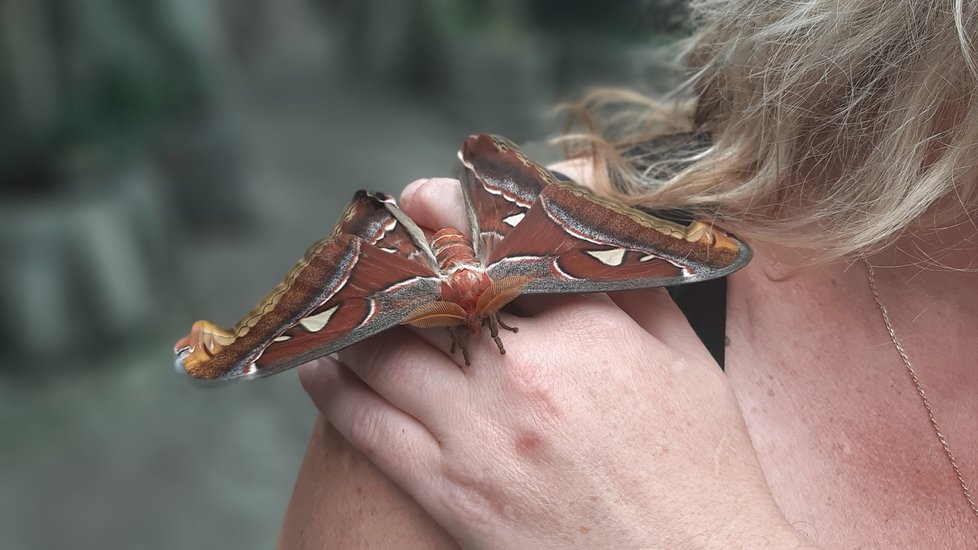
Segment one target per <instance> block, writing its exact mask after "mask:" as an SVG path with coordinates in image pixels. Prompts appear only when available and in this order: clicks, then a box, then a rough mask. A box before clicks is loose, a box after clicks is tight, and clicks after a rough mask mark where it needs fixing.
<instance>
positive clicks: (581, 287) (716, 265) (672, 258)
mask: <svg viewBox="0 0 978 550" xmlns="http://www.w3.org/2000/svg"><path fill="white" fill-rule="evenodd" d="M750 258H751V253H750V249H749V248H747V246H746V245H744V244H743V243H742V242H740V241H738V240H737V239H735V238H734V237H732V236H730V235H727V234H726V233H724V232H723V231H721V230H719V229H716V228H712V227H709V226H707V225H706V224H702V223H694V224H693V225H691V226H684V225H680V224H677V223H674V222H670V221H667V220H663V219H660V218H656V217H655V216H651V215H649V214H646V213H644V212H641V211H639V210H635V209H633V208H629V207H627V206H624V205H622V204H620V203H617V202H615V201H610V200H607V199H603V198H601V197H598V196H596V195H594V193H592V192H591V191H590V190H588V189H586V188H584V187H581V186H579V185H576V184H572V183H564V182H560V183H553V184H551V185H549V186H547V187H546V188H545V189H544V190H543V192H541V193H540V195H539V196H538V197H537V199H536V201H535V202H534V203H533V205H532V206H531V207H530V209H529V210H528V211H527V214H526V216H525V217H524V218H523V220H522V221H521V222H520V223H519V224H518V225H517V226H516V227H515V228H513V230H512V231H510V232H509V234H508V235H507V236H506V238H505V239H503V240H502V242H500V243H499V244H498V245H497V246H496V248H495V249H493V251H492V255H491V256H490V257H489V258H488V260H487V267H488V272H489V275H490V276H491V277H492V278H493V279H494V280H499V279H502V278H503V277H506V276H509V275H519V276H525V277H530V278H531V282H530V283H529V284H528V285H527V287H526V288H525V290H524V292H525V293H565V292H606V291H612V290H625V289H632V288H647V287H656V286H669V285H676V284H683V283H690V282H696V281H703V280H706V279H713V278H716V277H723V276H725V275H728V274H730V273H733V272H734V271H736V270H738V269H740V268H741V267H743V266H745V265H747V262H749V261H750Z"/></svg>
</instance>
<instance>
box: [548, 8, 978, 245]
mask: <svg viewBox="0 0 978 550" xmlns="http://www.w3.org/2000/svg"><path fill="white" fill-rule="evenodd" d="M691 11H692V14H693V22H694V25H695V26H696V28H697V29H698V30H697V31H696V32H695V33H694V35H693V36H692V37H691V38H690V39H689V40H688V42H687V43H686V44H685V52H684V53H685V55H684V59H685V61H686V65H687V68H688V70H689V71H690V77H689V80H688V81H687V82H686V84H685V85H684V86H682V87H680V89H679V93H677V94H675V95H674V96H673V98H672V99H670V100H668V101H664V102H659V101H656V100H653V99H650V98H646V97H643V96H641V95H639V94H636V93H630V92H620V91H619V92H613V91H602V92H598V93H595V94H593V95H591V96H590V97H588V98H586V99H585V100H584V101H583V102H582V103H581V105H580V107H581V113H583V116H584V118H585V120H587V121H589V124H591V125H592V130H593V131H591V132H587V133H579V134H570V135H568V136H567V137H566V140H567V141H568V143H569V144H570V145H571V149H572V152H574V153H575V154H576V155H577V156H589V157H591V158H592V160H593V161H594V165H595V167H596V169H599V170H600V171H601V172H602V174H599V175H598V177H596V179H597V180H598V181H601V180H602V179H604V181H605V182H606V183H607V184H606V185H605V189H603V191H604V192H606V193H609V194H611V195H614V196H616V197H617V198H619V199H621V200H625V201H626V202H629V203H631V204H634V205H637V206H640V207H646V208H652V209H668V208H683V209H688V210H692V211H693V212H694V214H696V215H698V216H701V217H706V218H708V219H709V218H715V219H716V220H717V223H718V224H719V225H721V226H723V227H725V228H727V229H730V230H732V231H733V232H735V233H737V234H738V235H739V236H741V237H744V238H746V239H747V240H748V241H751V240H755V241H759V242H766V243H772V244H778V245H784V246H790V247H794V248H800V249H805V250H807V251H809V257H810V258H811V259H812V260H813V261H825V260H831V259H835V258H839V257H842V256H845V255H847V254H851V253H853V252H866V251H868V250H872V249H875V248H877V247H879V246H882V245H884V244H886V243H888V242H890V241H891V240H892V239H893V238H895V237H896V236H898V235H899V234H900V233H901V231H903V230H904V229H906V228H908V227H911V225H912V224H914V223H915V221H918V222H919V221H920V220H921V219H922V215H923V214H924V213H925V212H927V213H928V216H926V219H927V222H928V224H930V226H931V227H936V226H938V225H941V224H953V223H959V222H961V221H962V220H970V212H971V211H972V210H973V209H974V207H975V206H976V199H978V189H976V186H975V185H974V181H975V177H976V170H975V166H976V163H978V93H976V91H978V59H976V58H978V55H976V51H975V46H976V45H975V43H974V41H975V40H976V39H978V2H964V0H919V1H918V0H807V1H805V2H794V1H784V0H694V1H693V3H692V5H691ZM601 175H605V176H606V178H602V177H601ZM929 209H930V210H929Z"/></svg>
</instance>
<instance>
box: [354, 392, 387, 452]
mask: <svg viewBox="0 0 978 550" xmlns="http://www.w3.org/2000/svg"><path fill="white" fill-rule="evenodd" d="M350 422H351V424H350V429H349V433H350V443H352V444H353V446H354V447H356V448H357V449H360V451H361V452H362V453H363V454H365V455H366V456H367V457H368V458H374V457H376V456H377V453H378V450H379V449H380V448H381V442H382V441H384V440H385V439H387V438H386V437H385V433H386V424H385V423H384V417H383V415H382V414H381V413H380V411H379V410H377V409H376V408H374V407H370V406H366V405H363V404H359V405H356V406H354V407H353V409H352V410H351V411H350Z"/></svg>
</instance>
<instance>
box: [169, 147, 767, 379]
mask: <svg viewBox="0 0 978 550" xmlns="http://www.w3.org/2000/svg"><path fill="white" fill-rule="evenodd" d="M459 159H460V160H461V162H462V166H463V169H462V175H461V178H460V181H461V185H462V191H463V195H464V197H465V205H466V209H467V214H468V221H469V233H468V235H463V234H462V233H461V232H460V231H458V230H457V229H453V228H448V229H442V230H440V231H438V232H435V233H431V232H430V231H426V230H424V229H422V228H421V227H419V226H418V225H417V224H416V223H415V222H413V221H412V220H411V219H410V218H409V217H408V216H407V215H406V214H405V213H404V212H403V211H401V209H400V208H398V206H397V204H396V203H395V202H394V199H393V198H391V197H390V196H388V195H385V194H383V193H372V192H366V191H359V192H357V193H356V195H355V196H354V198H353V201H352V202H351V203H350V205H349V206H348V207H347V209H346V212H345V213H344V214H343V217H342V219H340V221H339V223H337V225H336V227H335V228H334V230H333V232H332V234H331V235H330V236H329V237H327V238H325V239H323V240H321V241H319V242H318V243H316V244H314V245H313V246H312V247H311V248H310V249H309V251H308V252H307V253H306V255H305V257H303V258H302V259H301V260H300V261H299V263H298V264H296V265H295V267H293V268H292V270H291V271H290V272H289V273H288V275H287V276H286V277H285V280H283V281H282V282H281V283H280V284H279V285H278V286H277V287H276V288H275V289H274V290H272V292H271V293H269V294H268V296H266V297H265V299H263V300H262V301H261V303H259V304H258V306H257V307H256V308H255V309H254V310H252V311H251V313H249V314H248V315H246V316H245V317H244V318H243V319H242V320H241V321H239V322H238V323H237V325H235V326H234V328H232V329H231V330H224V329H222V328H219V327H217V326H216V325H214V324H212V323H210V322H208V321H197V322H196V323H195V324H194V325H193V328H192V329H191V331H190V334H189V335H188V336H187V337H185V338H182V339H181V340H180V341H179V342H177V344H176V347H175V353H176V366H177V369H178V370H180V371H182V372H186V373H187V374H189V375H190V376H192V377H194V378H198V379H207V380H233V379H239V378H258V377H263V376H268V375H271V374H274V373H277V372H280V371H283V370H285V369H288V368H291V367H295V366H297V365H300V364H302V363H305V362H307V361H309V360H312V359H314V358H316V357H320V356H323V355H327V354H329V353H333V352H335V351H338V350H340V349H343V348H345V347H347V346H350V345H352V344H354V343H356V342H359V341H360V340H363V339H364V338H367V337H369V336H371V335H374V334H377V333H378V332H381V331H383V330H385V329H388V328H391V327H393V326H395V325H399V324H408V325H413V326H417V327H423V328H433V327H445V328H447V329H448V330H449V331H450V332H451V333H452V336H453V341H454V343H455V345H454V346H453V350H452V352H453V353H454V351H455V350H454V347H455V346H458V347H460V348H461V350H462V353H463V355H464V358H465V362H466V364H468V363H469V361H470V358H469V354H468V350H467V348H466V347H465V341H464V338H463V336H464V335H463V334H462V332H464V331H471V332H472V333H478V332H479V331H480V329H482V328H483V327H486V328H488V329H489V332H490V336H491V337H492V338H493V339H494V340H495V342H496V344H497V346H498V347H499V351H500V353H505V348H504V347H503V343H502V340H501V338H500V335H499V332H500V329H509V330H515V329H514V328H513V327H509V326H507V325H506V324H504V323H503V322H502V321H501V320H500V319H499V311H500V309H501V308H503V307H504V306H505V305H506V304H507V303H509V302H510V301H512V300H513V299H515V298H516V297H517V296H519V295H520V294H533V293H584V292H605V291H614V290H626V289H635V288H644V287H656V286H668V285H677V284H682V283H689V282H695V281H703V280H706V279H712V278H716V277H722V276H725V275H728V274H730V273H732V272H734V271H736V270H737V269H739V268H741V267H743V266H744V265H746V264H747V262H748V261H749V260H750V257H751V254H750V250H749V249H748V248H747V246H745V245H744V244H743V243H742V242H740V241H739V240H737V239H736V238H734V237H732V236H730V235H728V234H726V233H724V232H723V231H721V230H719V229H717V228H715V227H712V226H711V225H709V224H706V223H702V222H693V223H691V224H680V223H675V222H672V221H669V220H666V219H662V218H659V217H656V216H652V215H649V214H647V213H644V212H642V211H639V210H636V209H633V208H630V207H627V206H625V205H622V204H620V203H618V202H615V201H611V200H608V199H605V198H602V197H599V196H597V195H595V194H594V193H593V192H591V191H590V190H589V189H587V188H584V187H581V186H579V185H576V184H574V183H570V182H562V181H558V180H557V178H555V177H554V175H553V174H552V173H551V172H549V171H548V170H547V169H545V168H543V167H542V166H540V165H539V164H537V163H536V162H534V161H532V160H530V159H529V158H528V157H526V155H524V154H523V153H522V152H521V151H520V150H519V149H518V148H516V146H514V145H513V144H512V143H510V142H509V141H507V140H505V139H503V138H500V137H497V136H490V135H476V136H470V137H469V138H468V139H466V141H465V143H464V144H463V145H462V148H461V150H460V151H459Z"/></svg>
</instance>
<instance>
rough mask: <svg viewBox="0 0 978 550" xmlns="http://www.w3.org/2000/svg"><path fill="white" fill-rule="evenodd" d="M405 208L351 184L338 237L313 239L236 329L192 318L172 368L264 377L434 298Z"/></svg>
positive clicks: (421, 246) (422, 246)
mask: <svg viewBox="0 0 978 550" xmlns="http://www.w3.org/2000/svg"><path fill="white" fill-rule="evenodd" d="M402 216H403V213H402V212H401V211H400V209H398V208H397V205H396V204H394V201H393V199H390V197H387V196H386V195H383V194H380V193H363V192H361V193H357V195H356V196H355V197H354V200H353V202H351V204H350V206H349V207H348V208H347V211H346V213H345V214H344V217H343V218H342V219H341V220H340V223H339V224H338V225H337V227H336V229H335V230H334V236H333V237H332V238H329V239H326V240H323V241H320V242H319V243H317V244H316V245H314V246H313V247H312V248H310V250H309V252H307V253H306V255H305V257H304V258H303V259H302V260H300V261H299V263H298V264H296V266H295V267H294V268H293V269H292V270H291V271H290V272H289V274H288V275H287V276H286V277H285V280H283V281H282V283H281V284H279V285H278V286H277V287H276V288H275V289H274V290H273V291H272V292H271V293H269V295H268V296H266V297H265V299H264V300H262V302H261V303H260V304H259V305H258V306H257V307H256V308H255V309H254V310H253V311H252V312H251V313H250V314H248V315H247V316H245V318H243V319H242V320H241V321H239V322H238V324H237V325H236V326H235V327H234V328H233V329H231V330H224V329H221V328H219V327H217V326H216V325H214V324H212V323H209V322H207V321H198V322H197V323H195V324H194V327H193V329H192V330H191V333H190V335H189V336H188V337H186V338H184V339H182V340H181V341H180V342H178V343H177V346H176V349H175V351H176V353H177V359H176V366H177V369H178V370H180V371H182V372H185V373H187V374H189V375H190V376H192V377H194V378H197V379H201V380H233V379H242V378H257V377H262V376H268V375H270V374H274V373H276V372H279V371H282V370H285V369H288V368H291V367H294V366H297V365H300V364H302V363H305V362H307V361H309V360H312V359H314V358H316V357H321V356H323V355H327V354H329V353H333V352H335V351H338V350H340V349H343V348H345V347H347V346H349V345H352V344H354V343H356V342H358V341H360V340H362V339H364V338H367V337H368V336H371V335H373V334H376V333H378V332H380V331H382V330H385V329H387V328H390V327H392V326H394V325H397V324H398V323H400V322H401V321H402V320H403V319H404V318H405V317H407V315H408V314H409V313H410V312H411V311H413V310H414V309H416V308H417V307H418V306H419V305H422V304H425V303H427V302H431V301H434V300H438V299H440V297H441V279H440V278H439V277H438V276H437V274H436V273H435V271H434V269H433V268H432V267H431V266H430V262H429V261H428V259H427V258H428V257H430V255H431V252H430V250H429V249H428V245H427V243H426V242H425V241H424V237H423V235H422V234H421V230H420V229H417V226H416V225H415V224H414V222H412V221H410V219H407V217H406V216H403V218H404V220H406V222H405V221H402V220H401V219H400V218H401V217H402ZM415 235H420V237H417V238H416V237H415Z"/></svg>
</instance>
